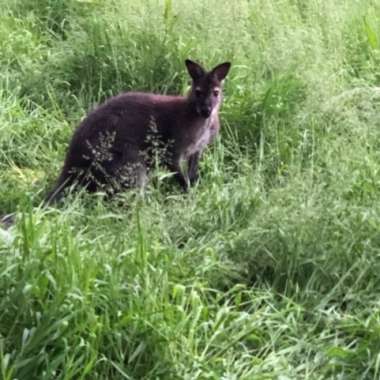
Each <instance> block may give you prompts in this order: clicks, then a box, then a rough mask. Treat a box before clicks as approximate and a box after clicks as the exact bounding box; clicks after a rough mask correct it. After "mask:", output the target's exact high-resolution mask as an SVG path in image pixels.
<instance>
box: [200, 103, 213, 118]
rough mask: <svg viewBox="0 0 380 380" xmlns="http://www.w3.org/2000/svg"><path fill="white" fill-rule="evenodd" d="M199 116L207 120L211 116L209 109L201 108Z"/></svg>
mask: <svg viewBox="0 0 380 380" xmlns="http://www.w3.org/2000/svg"><path fill="white" fill-rule="evenodd" d="M201 115H202V116H203V117H205V118H208V117H209V116H210V115H211V107H209V106H206V107H202V108H201Z"/></svg>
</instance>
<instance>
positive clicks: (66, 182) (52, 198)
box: [43, 172, 74, 206]
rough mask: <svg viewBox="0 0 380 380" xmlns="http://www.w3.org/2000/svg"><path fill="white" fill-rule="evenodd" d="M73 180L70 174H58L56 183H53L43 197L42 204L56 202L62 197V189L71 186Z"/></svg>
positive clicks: (48, 204) (47, 204)
mask: <svg viewBox="0 0 380 380" xmlns="http://www.w3.org/2000/svg"><path fill="white" fill-rule="evenodd" d="M73 182H74V180H73V177H72V176H67V175H66V173H65V172H62V174H61V175H60V176H59V178H58V180H57V183H56V184H55V186H54V188H53V190H51V191H50V192H49V194H48V195H47V196H46V197H45V199H44V203H43V205H44V206H50V205H51V204H53V203H56V202H58V201H59V200H60V199H62V197H63V191H64V190H65V189H66V187H68V186H71V185H72V184H73Z"/></svg>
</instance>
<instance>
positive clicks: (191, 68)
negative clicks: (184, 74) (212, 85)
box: [185, 59, 206, 80]
mask: <svg viewBox="0 0 380 380" xmlns="http://www.w3.org/2000/svg"><path fill="white" fill-rule="evenodd" d="M185 64H186V67H187V71H188V72H189V74H190V76H191V78H193V80H198V79H199V78H201V77H203V76H204V75H205V74H206V71H205V70H204V69H203V67H202V66H201V65H199V64H198V63H196V62H193V61H191V60H190V59H186V61H185Z"/></svg>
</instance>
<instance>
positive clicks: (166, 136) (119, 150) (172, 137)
mask: <svg viewBox="0 0 380 380" xmlns="http://www.w3.org/2000/svg"><path fill="white" fill-rule="evenodd" d="M185 63H186V67H187V70H188V72H189V74H190V76H191V78H192V86H191V90H190V92H189V94H188V96H186V97H183V96H167V95H155V94H150V93H139V92H127V93H123V94H120V95H118V96H115V97H112V98H111V99H109V100H108V101H107V102H105V103H104V104H103V105H101V106H99V107H98V108H96V109H95V110H94V111H92V112H91V113H90V114H89V115H88V116H87V117H86V118H85V119H84V120H83V121H82V123H81V124H80V125H79V127H78V129H77V130H76V132H75V133H74V136H73V138H72V140H71V143H70V146H69V149H68V152H67V155H66V159H65V163H64V166H63V169H62V172H61V174H60V176H59V178H58V181H57V183H56V186H55V188H54V189H53V190H52V191H51V193H50V194H49V195H48V197H47V202H48V203H50V202H52V201H55V200H57V199H59V198H60V197H61V195H62V191H63V190H64V189H65V188H66V187H68V186H71V185H73V184H75V183H77V184H80V185H82V186H84V187H85V188H86V189H87V190H89V191H96V190H99V189H101V188H104V189H106V188H107V187H109V186H111V188H112V189H113V191H115V190H119V189H121V188H124V187H129V186H133V185H142V184H143V183H145V181H146V175H147V172H148V170H149V168H150V167H151V165H152V162H153V160H154V158H155V157H153V156H154V155H155V154H157V148H160V149H161V150H160V154H158V156H160V157H159V159H160V161H161V163H164V164H165V165H166V166H167V167H168V169H169V170H170V171H172V172H173V173H174V176H175V178H176V180H177V181H178V183H179V185H180V186H181V187H182V189H183V190H185V191H187V190H188V187H189V186H190V185H192V184H193V183H194V182H196V180H197V178H198V161H199V158H200V156H201V154H202V152H203V150H204V148H205V147H206V146H207V145H208V144H210V143H211V142H212V141H213V140H214V138H215V136H216V135H217V133H218V131H219V127H220V126H219V117H218V111H219V107H220V104H221V101H222V84H223V80H224V79H225V77H226V75H227V74H228V71H229V69H230V66H231V64H230V63H229V62H225V63H222V64H220V65H218V66H216V67H215V68H213V69H212V70H211V71H209V72H207V71H206V70H205V69H204V68H203V67H202V66H201V65H199V64H198V63H196V62H193V61H191V60H189V59H188V60H186V61H185ZM182 160H185V161H187V173H184V172H183V171H182V169H181V161H182Z"/></svg>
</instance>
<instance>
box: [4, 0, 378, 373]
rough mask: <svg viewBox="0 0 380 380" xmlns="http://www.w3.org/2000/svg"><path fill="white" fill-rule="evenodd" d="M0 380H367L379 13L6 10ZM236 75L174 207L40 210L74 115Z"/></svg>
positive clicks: (329, 5)
mask: <svg viewBox="0 0 380 380" xmlns="http://www.w3.org/2000/svg"><path fill="white" fill-rule="evenodd" d="M0 9H1V10H0V65H1V70H0V147H1V149H0V169H1V170H0V194H1V195H2V196H1V197H0V213H1V214H3V213H7V212H11V211H15V210H17V223H16V225H15V226H14V227H12V228H11V229H10V230H9V231H7V232H4V231H1V230H0V232H1V235H0V374H1V375H0V378H2V379H4V380H11V379H28V380H29V379H49V380H50V379H215V380H219V379H225V380H226V379H229V380H232V379H247V380H248V379H249V380H251V379H281V380H285V379H353V380H354V379H355V380H357V379H378V378H379V377H380V364H379V363H380V354H379V352H380V344H379V342H380V336H379V331H380V317H379V316H380V307H379V300H378V294H379V291H380V279H379V273H380V238H379V236H380V235H379V229H380V206H379V202H378V199H379V196H380V190H379V189H380V164H379V163H380V153H379V152H380V144H379V141H380V140H379V138H380V132H379V131H380V129H379V127H380V116H379V115H380V87H379V81H380V69H379V67H380V4H379V2H378V1H373V0H361V1H354V0H338V1H334V2H332V1H322V0H321V1H309V2H303V1H296V0H275V1H264V0H254V1H248V0H237V1H234V2H228V1H220V0H218V1H217V0H208V1H207V2H203V1H198V0H196V1H192V2H189V1H185V0H176V1H170V0H165V1H159V0H143V1H139V2H127V1H124V2H120V1H105V0H89V1H80V0H65V1H53V0H23V1H21V0H12V1H7V2H3V4H2V7H1V8H0ZM187 57H190V58H192V59H194V60H199V61H201V62H202V63H204V64H205V65H206V66H207V67H211V66H212V65H215V64H217V63H220V62H222V61H225V60H231V61H232V62H233V66H232V71H231V73H230V74H229V77H228V79H227V81H226V86H225V103H224V106H223V108H222V112H221V117H222V121H223V127H222V133H221V137H220V139H218V141H217V142H216V144H215V145H214V146H213V147H212V148H211V149H210V150H209V151H208V152H207V153H206V154H205V156H204V158H203V160H202V165H201V166H202V167H201V174H202V175H201V181H200V183H199V184H198V185H197V186H196V187H195V188H194V189H192V190H191V192H190V193H189V194H186V195H184V194H182V193H181V192H180V191H179V190H178V189H177V188H175V187H171V186H169V185H168V183H167V181H165V177H166V173H163V172H161V171H160V170H158V171H156V172H155V173H153V174H152V177H153V178H152V181H151V183H150V185H149V186H148V187H147V188H146V190H145V191H144V193H140V192H138V191H129V192H126V193H124V194H121V195H120V196H118V197H117V199H114V200H111V201H110V200H106V199H105V198H104V196H103V195H102V194H96V195H89V194H85V193H81V194H79V195H71V196H69V197H68V198H67V200H66V202H65V203H64V205H62V206H61V207H60V208H54V209H43V208H41V207H39V204H40V202H41V200H42V199H43V196H44V195H45V194H46V192H47V191H48V190H49V189H50V187H51V186H52V184H53V182H54V180H55V178H56V177H57V174H58V172H59V169H60V167H61V165H62V162H63V158H64V154H65V150H66V147H67V145H68V142H69V139H70V136H71V134H72V131H73V129H74V128H75V127H76V125H77V124H78V122H79V121H80V119H81V118H82V117H84V115H85V114H86V112H87V111H88V110H89V109H91V108H93V107H94V106H95V105H96V104H97V103H99V102H101V101H103V100H104V99H106V98H107V97H109V96H111V95H113V94H116V93H118V92H120V91H126V90H132V89H133V90H144V91H154V92H163V93H185V92H186V90H187V87H188V76H187V74H186V72H185V68H184V63H183V61H184V59H185V58H187Z"/></svg>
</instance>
